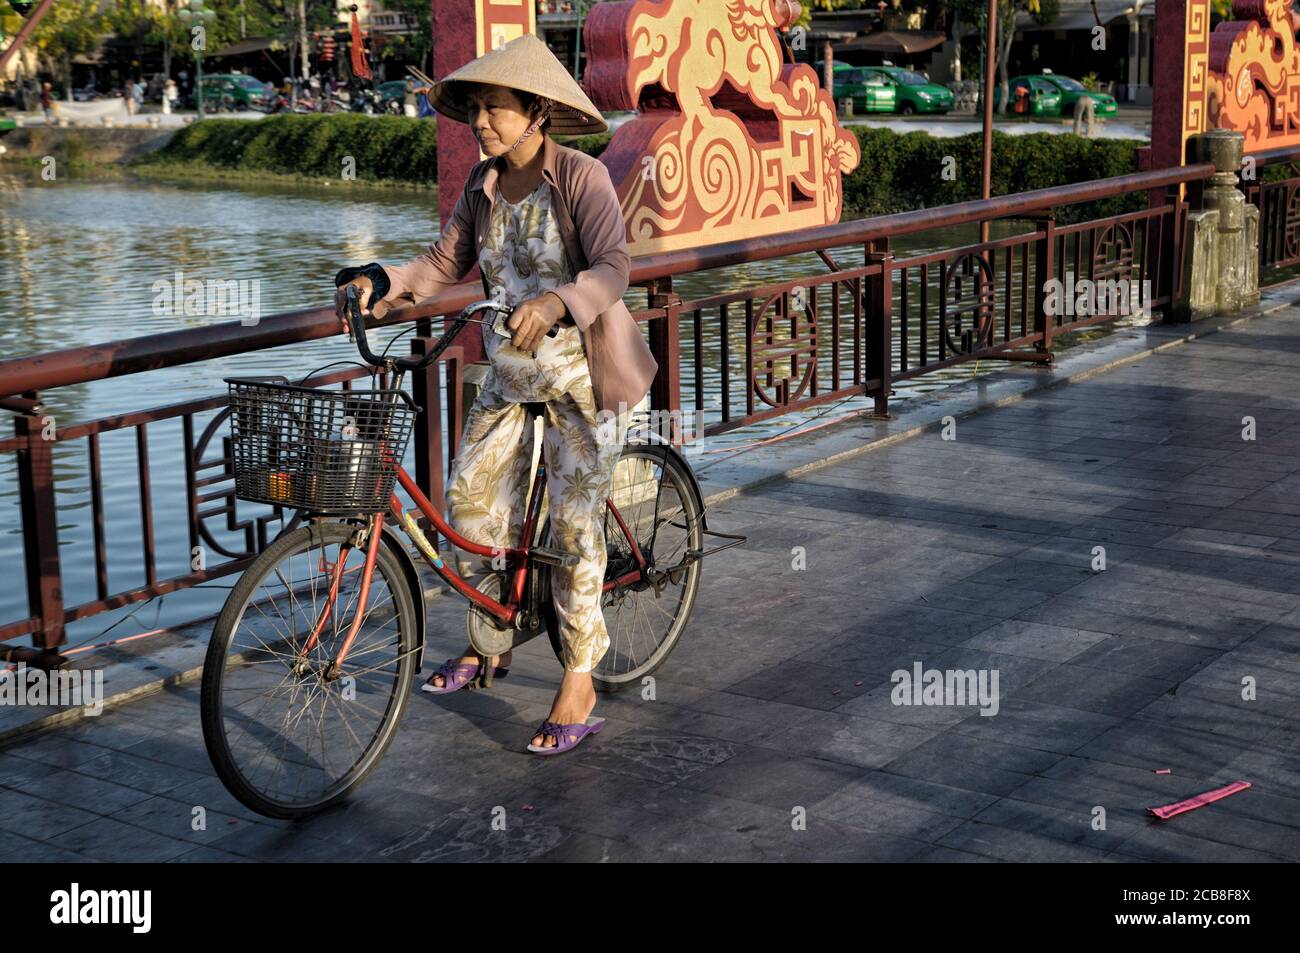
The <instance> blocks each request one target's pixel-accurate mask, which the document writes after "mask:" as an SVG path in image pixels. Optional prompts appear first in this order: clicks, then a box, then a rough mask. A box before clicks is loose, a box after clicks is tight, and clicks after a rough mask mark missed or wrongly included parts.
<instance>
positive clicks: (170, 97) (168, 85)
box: [162, 76, 177, 116]
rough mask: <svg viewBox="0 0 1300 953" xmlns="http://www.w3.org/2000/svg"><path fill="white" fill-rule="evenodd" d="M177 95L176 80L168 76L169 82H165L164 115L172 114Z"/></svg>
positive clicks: (163, 95) (163, 96)
mask: <svg viewBox="0 0 1300 953" xmlns="http://www.w3.org/2000/svg"><path fill="white" fill-rule="evenodd" d="M176 95H177V92H176V80H174V79H172V78H171V77H170V76H168V77H167V82H165V83H163V93H162V111H163V114H164V115H168V116H170V115H171V112H172V104H173V103H174V102H175V101H176Z"/></svg>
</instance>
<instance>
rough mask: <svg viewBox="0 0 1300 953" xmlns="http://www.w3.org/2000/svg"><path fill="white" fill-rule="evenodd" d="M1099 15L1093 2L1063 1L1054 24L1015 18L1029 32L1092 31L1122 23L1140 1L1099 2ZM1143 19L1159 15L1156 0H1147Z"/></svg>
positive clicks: (1144, 4)
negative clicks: (1120, 21) (1094, 10)
mask: <svg viewBox="0 0 1300 953" xmlns="http://www.w3.org/2000/svg"><path fill="white" fill-rule="evenodd" d="M1096 5H1097V10H1096V13H1094V12H1093V4H1092V2H1091V0H1061V2H1060V12H1059V13H1058V14H1057V16H1056V19H1055V20H1053V21H1052V22H1051V23H1039V22H1038V21H1037V20H1035V19H1034V18H1033V17H1032V16H1030V15H1029V14H1028V13H1021V14H1020V16H1019V17H1018V18H1017V19H1016V29H1018V30H1023V31H1024V32H1026V33H1030V32H1034V31H1038V30H1091V29H1092V28H1093V27H1095V26H1096V25H1097V20H1098V19H1100V20H1101V24H1102V26H1105V25H1106V24H1108V23H1110V22H1111V21H1112V20H1122V19H1124V17H1126V16H1127V15H1128V11H1129V10H1130V9H1133V8H1135V7H1137V5H1138V4H1137V0H1097V3H1096ZM1137 12H1138V16H1140V17H1154V16H1155V15H1156V4H1155V0H1145V2H1144V3H1143V4H1142V6H1141V9H1139V10H1138V11H1137Z"/></svg>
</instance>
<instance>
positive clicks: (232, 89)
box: [203, 73, 266, 112]
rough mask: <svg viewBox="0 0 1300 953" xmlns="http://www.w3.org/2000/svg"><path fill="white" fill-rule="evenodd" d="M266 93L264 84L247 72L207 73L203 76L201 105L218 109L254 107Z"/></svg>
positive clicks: (214, 110)
mask: <svg viewBox="0 0 1300 953" xmlns="http://www.w3.org/2000/svg"><path fill="white" fill-rule="evenodd" d="M265 95H266V84H265V83H263V82H262V81H261V80H260V79H255V78H253V77H252V76H249V75H248V74H247V73H209V74H206V75H205V76H204V77H203V107H204V108H205V109H207V110H209V111H211V112H217V111H219V110H223V109H224V110H235V109H254V108H256V107H257V106H259V105H261V104H262V102H263V99H264V97H265Z"/></svg>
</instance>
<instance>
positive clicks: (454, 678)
mask: <svg viewBox="0 0 1300 953" xmlns="http://www.w3.org/2000/svg"><path fill="white" fill-rule="evenodd" d="M478 669H479V663H478V662H460V663H457V662H456V661H455V660H454V659H447V661H445V662H443V663H442V664H441V665H439V666H438V670H437V671H436V672H434V673H433V675H430V676H429V677H428V679H427V680H426V681H425V683H424V684H423V685H421V686H420V691H422V692H428V693H429V694H431V695H445V694H447V692H454V691H457V690H459V689H461V688H464V687H465V686H466V685H467V684H469V682H471V681H473V679H474V677H475V676H476V675H478ZM509 671H510V669H508V668H502V667H501V666H500V665H494V666H493V667H492V677H493V678H505V677H506V673H507V672H509ZM436 675H441V676H442V677H443V686H442V688H439V687H438V686H437V685H435V684H433V679H434V676H436Z"/></svg>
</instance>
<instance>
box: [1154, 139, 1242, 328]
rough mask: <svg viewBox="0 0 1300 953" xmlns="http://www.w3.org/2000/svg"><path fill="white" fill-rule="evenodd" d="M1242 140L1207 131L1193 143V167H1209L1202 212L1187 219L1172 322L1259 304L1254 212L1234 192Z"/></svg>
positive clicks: (1191, 213) (1229, 311) (1236, 189)
mask: <svg viewBox="0 0 1300 953" xmlns="http://www.w3.org/2000/svg"><path fill="white" fill-rule="evenodd" d="M1244 144H1245V137H1244V136H1243V135H1242V134H1241V133H1239V132H1232V131H1230V130H1227V129H1211V130H1210V131H1209V132H1203V133H1201V134H1200V135H1197V136H1193V137H1192V149H1193V155H1194V159H1195V161H1196V162H1198V163H1199V162H1212V163H1214V168H1215V173H1214V175H1213V176H1211V177H1210V181H1209V184H1207V185H1206V187H1205V189H1204V190H1203V192H1202V196H1201V203H1200V204H1201V207H1200V208H1199V209H1197V210H1195V211H1192V212H1190V213H1188V216H1187V232H1186V238H1185V241H1186V242H1187V247H1186V249H1185V254H1184V257H1183V282H1182V293H1181V295H1180V298H1179V301H1178V304H1177V306H1176V307H1175V308H1174V311H1173V316H1174V320H1176V321H1192V320H1195V319H1197V318H1205V317H1209V316H1210V315H1215V314H1230V313H1232V312H1234V311H1240V310H1241V309H1242V308H1248V307H1251V306H1252V305H1255V304H1258V303H1259V209H1258V208H1256V207H1255V206H1254V205H1252V204H1250V203H1248V202H1247V201H1246V195H1245V193H1244V192H1242V190H1241V189H1240V188H1239V187H1238V181H1237V173H1238V171H1239V170H1240V168H1241V157H1242V150H1243V147H1244Z"/></svg>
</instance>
